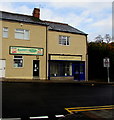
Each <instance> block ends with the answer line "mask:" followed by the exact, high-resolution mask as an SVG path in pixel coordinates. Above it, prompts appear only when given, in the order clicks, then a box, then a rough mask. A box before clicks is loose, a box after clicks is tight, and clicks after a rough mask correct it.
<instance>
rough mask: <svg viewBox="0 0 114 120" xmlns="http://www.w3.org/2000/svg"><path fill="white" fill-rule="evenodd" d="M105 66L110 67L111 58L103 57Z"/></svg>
mask: <svg viewBox="0 0 114 120" xmlns="http://www.w3.org/2000/svg"><path fill="white" fill-rule="evenodd" d="M103 66H104V67H110V59H109V58H104V59H103Z"/></svg>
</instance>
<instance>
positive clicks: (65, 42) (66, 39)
mask: <svg viewBox="0 0 114 120" xmlns="http://www.w3.org/2000/svg"><path fill="white" fill-rule="evenodd" d="M69 38H70V37H69V36H62V35H60V36H59V44H60V45H69Z"/></svg>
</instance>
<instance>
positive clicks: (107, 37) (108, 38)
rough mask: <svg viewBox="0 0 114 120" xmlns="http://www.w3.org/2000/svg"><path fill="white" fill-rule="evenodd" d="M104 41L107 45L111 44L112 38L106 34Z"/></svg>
mask: <svg viewBox="0 0 114 120" xmlns="http://www.w3.org/2000/svg"><path fill="white" fill-rule="evenodd" d="M104 39H105V40H106V42H107V43H110V41H111V36H110V35H109V34H106V35H105V37H104Z"/></svg>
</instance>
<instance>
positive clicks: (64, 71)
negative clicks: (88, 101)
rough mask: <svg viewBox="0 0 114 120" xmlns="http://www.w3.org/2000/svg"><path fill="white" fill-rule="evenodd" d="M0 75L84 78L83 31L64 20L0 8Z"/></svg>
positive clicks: (36, 10) (85, 46)
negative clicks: (0, 9)
mask: <svg viewBox="0 0 114 120" xmlns="http://www.w3.org/2000/svg"><path fill="white" fill-rule="evenodd" d="M0 24H1V26H2V28H1V29H0V37H1V44H0V45H1V46H0V54H1V55H0V77H4V78H11V79H13V78H16V79H31V80H32V79H41V80H42V79H47V80H52V79H54V80H63V79H71V80H87V76H88V75H87V73H88V70H87V69H88V66H87V62H88V61H87V34H85V33H84V32H82V31H80V30H78V29H76V28H74V27H72V26H70V25H68V24H65V23H58V22H51V21H43V20H40V9H37V8H35V9H34V11H33V15H32V16H28V15H22V14H16V13H9V12H4V11H2V12H1V15H0Z"/></svg>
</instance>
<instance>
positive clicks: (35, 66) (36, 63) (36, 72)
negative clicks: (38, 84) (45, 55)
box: [33, 60, 39, 77]
mask: <svg viewBox="0 0 114 120" xmlns="http://www.w3.org/2000/svg"><path fill="white" fill-rule="evenodd" d="M33 76H34V77H39V60H33Z"/></svg>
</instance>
